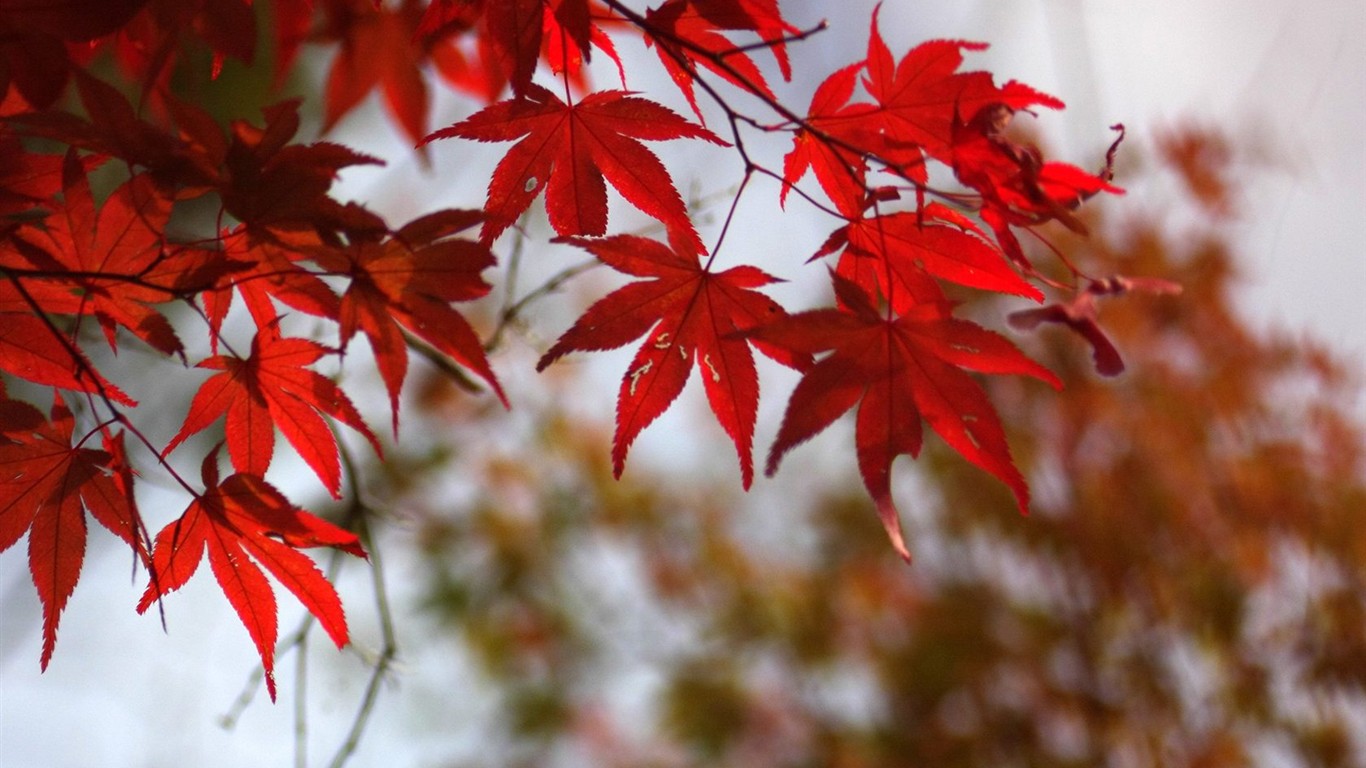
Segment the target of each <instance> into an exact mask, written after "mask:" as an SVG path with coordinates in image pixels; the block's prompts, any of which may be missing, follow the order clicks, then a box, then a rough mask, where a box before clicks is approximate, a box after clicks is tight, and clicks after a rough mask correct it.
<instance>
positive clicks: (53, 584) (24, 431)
mask: <svg viewBox="0 0 1366 768" xmlns="http://www.w3.org/2000/svg"><path fill="white" fill-rule="evenodd" d="M73 425H74V420H73V419H72V416H71V411H70V410H68V409H67V407H66V404H65V403H64V402H63V401H62V398H61V397H60V396H58V397H57V398H56V400H55V401H54V402H53V405H52V412H51V418H50V420H48V419H44V418H43V416H42V414H41V413H40V412H39V411H38V410H37V409H36V408H34V407H33V406H31V405H28V404H27V403H22V402H18V401H15V400H7V399H4V393H3V391H0V551H4V550H6V549H9V548H10V547H11V546H13V545H14V543H15V542H16V541H18V540H19V538H20V537H21V536H22V535H23V534H24V532H25V531H27V532H28V534H29V539H28V561H29V572H30V573H31V574H32V576H33V585H34V586H35V587H36V588H37V590H38V597H39V599H40V600H41V601H42V604H43V651H42V656H41V658H40V659H39V663H40V664H41V665H42V667H43V669H47V664H48V661H49V660H51V658H52V649H53V647H54V645H55V644H56V642H57V624H58V622H59V621H60V619H61V614H62V609H63V608H65V607H66V601H67V598H69V597H71V593H72V591H73V590H74V589H75V588H76V582H77V581H78V580H79V578H80V575H81V564H82V562H83V561H84V559H85V540H86V524H85V515H84V514H83V513H82V511H81V510H82V508H84V509H85V510H86V511H88V512H89V513H90V514H91V516H93V517H94V518H95V519H96V520H98V521H99V522H100V524H101V525H103V526H104V527H105V528H108V529H109V530H110V531H112V532H113V533H114V534H115V535H116V536H118V537H119V538H121V539H123V540H124V541H125V542H127V543H128V545H129V546H130V547H132V548H133V551H134V552H136V553H137V554H138V556H139V557H140V558H142V559H143V561H144V562H145V561H146V558H147V550H146V547H145V546H144V545H143V542H142V536H143V530H142V521H141V518H139V516H138V511H137V506H136V505H135V504H134V502H133V494H132V483H133V481H132V472H131V470H130V469H129V468H128V465H127V463H126V462H125V461H124V460H123V456H124V453H123V443H122V438H123V436H122V434H120V435H111V434H110V433H109V432H103V433H102V435H103V439H104V447H105V450H96V449H93V448H85V447H82V443H84V442H85V439H82V440H81V441H80V442H78V443H77V444H76V445H74V446H73V445H72V429H73Z"/></svg>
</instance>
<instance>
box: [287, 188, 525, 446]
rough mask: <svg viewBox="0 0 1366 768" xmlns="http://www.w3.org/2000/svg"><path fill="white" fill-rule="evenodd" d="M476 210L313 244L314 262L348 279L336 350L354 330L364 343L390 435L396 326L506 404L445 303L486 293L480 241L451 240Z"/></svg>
mask: <svg viewBox="0 0 1366 768" xmlns="http://www.w3.org/2000/svg"><path fill="white" fill-rule="evenodd" d="M482 218H483V217H482V215H481V214H480V213H479V212H478V211H458V210H446V211H438V212H436V213H432V214H428V215H427V216H424V217H422V218H420V219H417V220H416V221H413V222H411V223H409V224H408V225H406V226H404V227H403V228H402V229H400V230H398V232H396V233H394V236H393V237H389V238H385V239H384V240H381V241H362V242H358V243H354V244H352V246H351V247H349V248H346V249H319V250H318V251H317V252H316V255H315V256H314V260H315V261H317V262H318V264H319V265H321V266H322V267H324V268H325V269H328V270H330V271H332V272H334V273H340V274H345V275H347V276H349V277H350V278H351V283H350V285H349V286H347V288H346V293H344V294H343V295H342V298H341V305H340V307H339V310H338V316H339V318H340V323H341V339H342V344H343V348H344V346H345V344H346V343H347V341H349V340H350V339H351V338H352V337H353V336H355V334H356V332H357V331H363V332H364V333H365V335H366V337H367V338H369V340H370V347H371V349H372V350H373V351H374V355H375V362H376V364H377V365H378V367H379V372H380V376H381V378H383V379H384V384H385V386H386V387H387V388H388V390H389V401H390V406H391V408H392V410H393V423H394V432H395V433H396V434H397V432H398V395H399V390H400V389H401V388H402V387H403V379H404V377H405V375H406V373H407V370H408V346H407V343H406V341H405V340H404V338H403V329H405V328H406V329H407V330H408V331H409V332H411V333H413V334H414V335H416V336H418V337H419V338H421V339H423V340H424V341H426V342H427V343H428V344H431V345H432V346H433V347H434V348H436V349H437V350H440V351H441V352H442V353H444V354H446V355H448V356H450V357H451V358H452V359H454V360H455V361H456V362H458V363H460V364H461V365H463V366H465V367H466V368H469V369H470V370H472V371H474V372H475V373H476V374H477V375H478V376H479V377H480V378H482V379H483V380H484V381H486V382H488V384H489V386H491V387H493V390H494V391H495V392H496V393H497V394H498V397H499V399H501V400H502V401H503V404H504V405H507V397H506V396H505V395H504V394H503V389H502V387H501V386H500V385H499V384H498V379H497V377H496V376H494V374H493V370H492V369H491V368H490V367H489V362H488V358H487V357H486V356H485V354H484V348H483V346H482V344H481V342H480V340H479V337H478V335H476V334H475V332H474V329H473V328H471V327H470V324H469V323H468V322H467V321H466V320H465V318H464V317H463V316H461V314H460V313H459V312H457V311H455V310H454V309H452V308H451V303H452V302H457V301H471V300H474V299H477V298H479V297H481V296H484V295H485V294H487V293H488V292H489V284H488V283H486V282H484V280H483V278H481V277H480V274H479V273H480V272H482V271H484V270H485V269H488V268H489V267H492V266H493V265H494V257H493V253H492V252H491V251H490V250H489V248H488V246H486V245H484V244H482V243H476V242H471V241H469V240H462V239H457V238H454V237H453V236H454V235H455V234H458V233H459V232H461V231H463V230H465V229H468V228H469V227H472V226H474V225H475V224H477V223H478V222H479V221H480V220H481V219H482Z"/></svg>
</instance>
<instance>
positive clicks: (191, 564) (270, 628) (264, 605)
mask: <svg viewBox="0 0 1366 768" xmlns="http://www.w3.org/2000/svg"><path fill="white" fill-rule="evenodd" d="M202 475H203V481H204V493H203V494H202V495H200V496H198V497H197V498H196V499H195V500H194V501H193V502H191V504H190V506H189V508H187V509H186V510H185V512H184V514H182V515H181V516H180V518H178V519H177V520H175V521H173V522H171V523H170V524H168V525H167V526H166V527H165V528H162V529H161V532H160V533H158V534H157V536H156V544H155V546H154V548H153V550H152V580H151V581H150V582H149V583H148V585H147V589H146V590H145V591H144V592H143V593H142V599H141V600H139V601H138V613H142V612H144V611H146V610H147V608H148V607H149V606H150V605H151V604H152V603H154V602H156V601H157V600H159V599H160V598H161V597H163V596H164V595H166V594H168V593H170V592H173V591H175V590H177V589H180V588H181V587H182V586H184V585H185V583H186V582H188V581H189V580H190V577H191V576H193V575H194V573H195V571H196V570H198V568H199V563H200V562H201V561H202V560H203V559H204V553H205V552H206V551H207V552H208V555H209V567H210V568H211V569H212V570H213V575H214V578H215V579H216V580H217V581H218V585H219V586H220V587H221V588H222V590H223V594H224V595H226V596H227V598H228V602H230V603H232V607H233V609H234V610H235V611H237V616H238V618H240V619H241V620H242V624H243V625H245V626H246V628H247V632H248V633H249V634H250V635H251V639H252V642H253V643H255V645H256V650H257V652H258V653H260V655H261V666H262V667H263V668H264V669H265V676H266V687H267V689H268V690H269V691H270V698H271V700H272V701H273V700H274V699H275V675H274V660H275V637H276V630H277V621H278V619H277V616H276V607H275V594H274V592H273V591H272V590H271V587H270V582H269V581H267V580H266V577H265V574H263V573H262V572H261V569H260V568H259V567H258V564H259V565H262V566H265V568H266V570H267V571H269V572H270V575H271V576H274V577H275V579H276V580H277V581H279V582H280V583H281V584H283V585H284V586H285V588H286V589H288V590H289V591H290V592H293V593H294V596H295V597H297V598H298V599H299V602H301V603H303V605H304V607H305V608H307V609H308V612H309V613H311V614H313V615H314V616H315V617H316V618H317V619H318V623H319V624H321V625H322V627H323V629H324V630H326V632H327V636H328V637H330V638H332V642H334V643H336V645H337V647H338V648H341V647H342V646H344V645H346V643H347V640H348V637H347V629H346V615H345V613H344V612H343V610H342V604H341V598H339V597H338V596H337V591H336V590H335V589H333V587H332V584H331V583H330V582H328V580H327V579H326V578H325V577H324V576H323V574H322V572H321V571H319V570H318V567H317V566H316V565H314V563H313V561H312V560H311V559H309V558H308V556H306V555H304V554H301V553H300V552H299V551H298V548H300V547H335V548H337V549H340V550H342V551H344V552H348V553H350V554H353V555H356V556H357V557H365V550H364V549H362V548H361V545H360V540H359V539H358V538H356V535H355V534H353V533H351V532H349V531H346V530H343V529H341V528H338V527H337V526H335V525H333V524H331V523H329V522H327V521H326V520H323V519H321V518H318V517H315V516H314V515H311V514H309V513H308V512H306V511H304V510H302V509H299V508H298V507H296V506H294V505H293V504H290V503H289V500H288V499H286V498H285V497H284V495H283V494H281V493H280V492H279V491H277V490H276V489H275V488H274V487H273V486H271V485H270V484H269V483H267V482H266V481H264V480H262V479H260V478H259V477H257V476H255V475H250V474H234V475H231V476H230V477H228V478H227V479H226V480H224V481H223V482H222V483H219V481H218V450H217V449H215V450H213V451H210V452H209V455H208V457H207V458H205V459H204V464H203V467H202Z"/></svg>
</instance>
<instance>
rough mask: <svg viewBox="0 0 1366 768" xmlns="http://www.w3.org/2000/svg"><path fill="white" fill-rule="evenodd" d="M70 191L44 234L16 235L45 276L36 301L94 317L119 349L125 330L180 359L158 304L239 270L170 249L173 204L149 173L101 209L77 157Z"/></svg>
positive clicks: (69, 175)
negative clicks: (167, 233) (168, 235)
mask: <svg viewBox="0 0 1366 768" xmlns="http://www.w3.org/2000/svg"><path fill="white" fill-rule="evenodd" d="M62 187H63V192H64V196H63V202H62V205H61V207H60V208H59V209H58V210H57V211H56V213H55V214H54V215H51V216H49V217H48V218H47V219H45V220H44V222H43V226H42V228H37V227H28V228H24V229H22V230H21V231H20V232H19V233H17V234H16V246H19V252H20V253H22V254H23V255H25V257H26V258H27V260H28V261H29V262H30V263H31V265H32V266H33V267H34V268H35V269H36V270H37V271H38V273H39V274H41V275H42V277H41V279H34V280H33V281H32V289H31V290H32V291H33V295H34V298H35V299H37V301H38V303H39V304H40V305H41V306H42V308H43V310H44V311H46V312H49V313H57V314H73V315H85V314H88V315H94V316H95V317H96V318H98V319H99V321H100V324H101V326H103V328H104V331H105V335H106V337H107V339H108V341H109V345H110V347H112V348H115V349H117V341H116V335H115V330H116V327H118V326H122V327H123V328H126V329H128V330H129V331H131V332H132V333H133V335H135V336H137V337H138V338H139V339H142V340H143V341H144V342H146V343H147V344H148V345H149V346H151V347H153V348H154V349H157V350H159V351H161V352H164V353H166V354H172V353H179V352H180V351H181V349H182V345H181V343H180V339H179V338H178V337H177V336H176V333H175V330H174V329H173V328H172V327H171V324H170V322H169V321H168V320H167V319H166V318H165V317H164V316H163V315H162V314H161V313H159V312H158V311H156V310H155V309H153V306H152V305H155V304H160V303H165V302H168V301H171V300H173V299H175V298H178V297H181V296H185V295H189V294H190V293H194V292H198V291H202V290H206V289H208V288H209V287H211V286H212V285H213V284H214V283H215V282H216V281H217V278H218V277H221V276H222V274H224V273H225V272H228V271H231V270H232V269H233V268H234V267H235V266H236V265H234V264H232V263H231V262H226V261H222V260H219V259H217V258H216V257H215V254H212V253H210V252H207V251H203V250H200V249H195V248H174V247H171V246H168V244H167V243H166V242H165V239H164V236H163V234H162V232H163V230H164V229H165V227H166V222H167V221H168V220H169V219H170V215H171V200H170V199H169V198H167V197H166V196H165V195H163V194H161V193H160V192H159V191H158V190H157V189H156V188H155V186H154V185H153V184H152V181H151V179H150V177H149V176H148V175H146V174H140V175H137V176H134V177H133V178H131V179H129V180H128V181H127V182H125V183H124V184H122V185H121V186H119V187H118V188H117V189H115V190H114V192H113V193H112V194H110V195H109V197H108V198H107V199H106V200H105V201H104V205H103V206H102V207H100V208H99V209H98V210H97V209H96V206H95V201H94V198H93V197H92V195H91V192H90V182H89V180H88V179H87V177H86V174H85V169H84V167H83V165H82V163H81V161H80V160H79V159H77V157H76V154H75V152H74V151H72V152H69V153H68V154H67V157H66V162H65V164H64V169H63V173H62ZM24 246H28V247H24ZM3 262H4V257H3V256H0V263H3Z"/></svg>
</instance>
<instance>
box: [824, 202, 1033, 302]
mask: <svg viewBox="0 0 1366 768" xmlns="http://www.w3.org/2000/svg"><path fill="white" fill-rule="evenodd" d="M840 247H843V248H844V249H845V251H844V253H845V257H844V258H842V259H841V260H840V267H839V272H840V274H842V275H845V276H846V277H849V278H850V279H852V280H854V282H856V283H858V284H859V285H860V286H862V287H863V289H864V290H866V291H868V292H869V293H870V294H873V295H881V296H883V297H885V298H887V299H888V300H889V301H891V302H892V307H893V309H894V310H895V311H896V312H899V313H904V312H908V311H910V309H911V307H912V306H914V305H916V304H921V303H924V302H926V301H933V300H935V299H936V298H939V297H942V293H941V292H940V291H939V290H938V289H937V288H936V287H933V286H932V285H931V283H930V282H929V280H928V278H929V277H931V276H932V277H935V278H939V279H940V280H946V281H948V282H951V283H957V284H958V285H965V286H968V287H969V288H977V289H979V290H984V291H996V292H998V293H1008V294H1014V295H1016V296H1027V297H1029V298H1031V299H1034V300H1036V301H1042V300H1043V294H1042V293H1039V291H1038V289H1037V288H1035V287H1034V286H1032V285H1030V284H1029V283H1028V282H1026V281H1025V280H1024V278H1022V277H1020V275H1019V273H1017V272H1016V271H1015V270H1014V269H1012V268H1011V266H1010V264H1009V263H1008V262H1007V261H1006V258H1005V256H1004V255H1003V254H1002V253H1001V251H1000V249H998V248H997V247H996V246H995V245H993V244H992V243H991V242H990V241H988V240H987V239H986V238H985V235H984V234H983V233H982V232H981V230H979V229H977V228H976V227H975V226H973V225H972V224H971V223H970V222H968V220H967V219H965V218H963V217H962V216H961V215H959V214H957V213H955V212H954V211H953V210H952V209H950V208H947V207H945V206H943V205H941V204H939V203H931V204H929V205H928V206H926V207H925V209H924V210H923V211H922V212H920V213H918V214H917V213H914V212H910V211H898V212H895V213H889V214H884V215H881V216H873V217H870V218H866V219H857V220H855V221H851V222H849V224H847V225H846V226H844V227H841V228H839V229H837V230H835V232H834V233H833V234H831V236H830V238H829V239H827V241H826V244H825V245H824V246H823V247H822V248H821V252H820V253H819V254H817V255H822V256H823V255H825V254H826V253H829V252H831V251H833V250H834V249H836V248H840ZM859 262H862V263H859ZM889 280H890V281H891V282H890V283H889V282H888V281H889Z"/></svg>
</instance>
